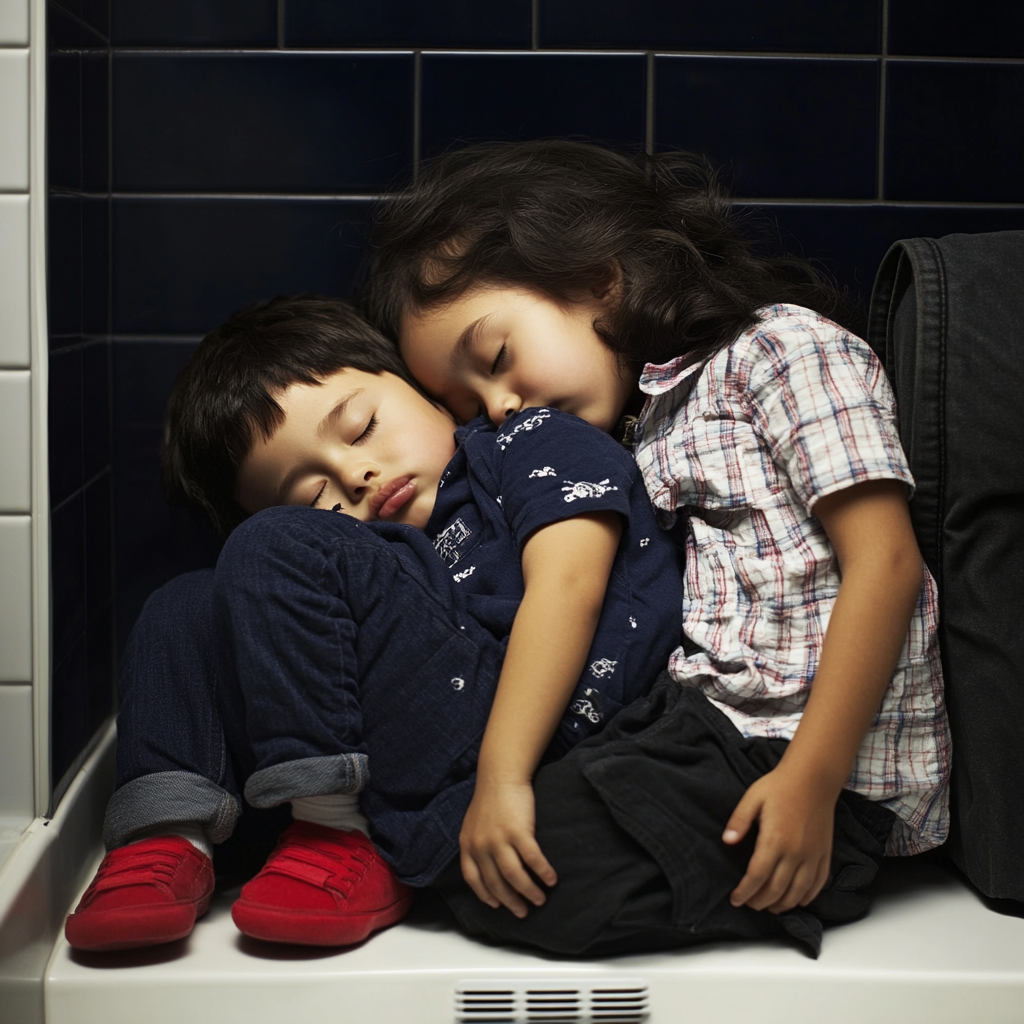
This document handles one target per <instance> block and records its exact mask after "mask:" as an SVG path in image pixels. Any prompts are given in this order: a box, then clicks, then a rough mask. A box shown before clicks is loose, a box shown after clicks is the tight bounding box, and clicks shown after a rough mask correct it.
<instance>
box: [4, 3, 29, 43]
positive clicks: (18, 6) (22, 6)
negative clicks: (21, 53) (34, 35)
mask: <svg viewBox="0 0 1024 1024" xmlns="http://www.w3.org/2000/svg"><path fill="white" fill-rule="evenodd" d="M27 45H28V0H0V46H27Z"/></svg>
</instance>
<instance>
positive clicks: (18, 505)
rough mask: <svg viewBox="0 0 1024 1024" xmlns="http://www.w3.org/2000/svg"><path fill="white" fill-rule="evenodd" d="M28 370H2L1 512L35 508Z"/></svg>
mask: <svg viewBox="0 0 1024 1024" xmlns="http://www.w3.org/2000/svg"><path fill="white" fill-rule="evenodd" d="M30 388H31V377H30V375H29V371H28V370H0V438H2V439H3V440H2V443H0V513H5V512H30V511H31V510H32V472H31V459H32V454H31V448H30V445H29V428H30V424H31V399H30Z"/></svg>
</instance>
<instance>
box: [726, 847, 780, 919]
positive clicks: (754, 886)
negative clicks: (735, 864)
mask: <svg viewBox="0 0 1024 1024" xmlns="http://www.w3.org/2000/svg"><path fill="white" fill-rule="evenodd" d="M777 865H778V858H776V857H772V856H769V855H766V854H765V853H764V851H763V850H760V849H758V848H757V847H754V855H753V856H752V857H751V858H750V863H748V864H747V873H746V874H745V875H744V876H743V877H742V878H741V879H740V882H739V885H737V886H736V888H735V889H733V891H732V893H731V894H730V896H729V902H730V903H732V905H733V906H734V907H742V906H743V904H744V903H745V904H747V905H748V906H753V903H752V902H751V900H753V898H754V897H755V896H757V895H759V894H760V892H761V890H762V889H763V888H764V887H765V886H766V885H767V884H768V883H769V882H770V880H771V878H772V875H773V874H774V872H775V869H776V866H777ZM754 909H755V910H760V909H761V908H760V907H754Z"/></svg>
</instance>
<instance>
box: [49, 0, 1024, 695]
mask: <svg viewBox="0 0 1024 1024" xmlns="http://www.w3.org/2000/svg"><path fill="white" fill-rule="evenodd" d="M72 5H73V6H72ZM104 6H105V0H68V2H67V3H63V2H62V3H61V5H60V6H59V7H58V6H57V5H56V3H55V2H54V0H51V4H50V8H51V15H52V16H51V26H50V31H51V40H62V41H61V42H59V44H58V43H56V42H51V46H52V47H53V52H52V57H51V66H50V71H49V74H50V88H51V97H50V120H51V129H50V164H51V184H52V186H53V187H54V188H55V189H57V190H58V192H59V194H58V195H55V196H54V198H53V200H52V203H51V222H50V239H51V250H50V259H51V267H50V273H51V325H52V326H53V327H54V328H56V330H55V331H54V337H53V342H52V345H53V351H54V356H53V358H54V361H55V366H56V367H58V370H59V372H58V373H56V374H55V375H54V380H55V385H54V386H55V387H59V388H61V389H63V390H62V392H61V393H62V394H63V393H64V391H66V392H67V394H68V395H69V396H71V397H69V399H68V401H69V405H68V406H67V408H65V409H64V410H63V411H62V412H60V413H55V414H54V415H59V416H63V417H65V418H67V419H70V420H75V418H76V417H79V418H80V419H81V421H82V424H83V433H82V438H81V446H80V456H79V459H80V463H78V464H76V465H80V468H79V469H78V470H75V469H74V466H72V465H70V462H73V460H70V461H69V459H68V453H67V452H66V451H61V452H59V453H58V452H55V453H54V475H55V478H56V479H57V480H58V481H63V483H61V487H62V489H63V491H64V492H66V496H65V498H64V500H65V501H68V502H71V503H72V504H73V503H74V502H75V500H77V499H76V497H75V496H76V495H80V494H81V495H86V500H85V501H84V503H83V504H82V505H81V508H82V509H83V510H84V511H83V512H82V513H81V514H83V515H84V516H85V520H84V525H83V527H82V530H81V537H82V543H83V544H84V545H85V550H86V553H87V557H85V560H84V562H83V564H84V565H85V566H86V569H85V575H86V580H87V582H86V585H85V586H86V591H85V592H86V597H85V598H84V600H85V606H86V607H87V609H88V615H87V616H86V618H85V623H86V624H85V627H84V628H85V635H84V638H82V640H81V641H80V642H81V644H83V645H84V646H83V647H82V650H83V651H85V653H84V654H81V655H79V654H76V653H75V651H77V650H78V648H76V647H74V644H75V643H78V642H79V641H78V640H77V639H75V638H71V640H70V641H69V642H71V643H72V647H71V648H68V650H67V652H66V657H67V659H68V660H67V664H66V668H64V669H62V671H63V672H64V675H63V676H62V677H61V678H62V679H71V678H78V677H79V676H81V675H82V673H83V672H84V673H85V678H86V683H85V684H83V685H85V686H86V687H87V690H86V691H84V692H85V696H84V697H83V698H82V700H83V701H85V704H83V706H86V705H88V701H89V700H92V699H93V698H92V697H91V696H89V695H90V694H94V693H95V690H94V689H92V688H91V687H93V683H92V682H90V681H89V680H92V679H93V677H94V674H95V673H93V674H90V672H92V670H90V669H89V668H88V667H86V668H81V669H80V668H78V667H76V666H78V665H79V662H78V661H76V660H75V659H76V658H85V659H86V660H85V662H82V664H83V665H86V666H89V665H95V666H100V665H101V664H102V655H101V653H97V652H100V651H102V650H103V645H102V643H99V642H98V641H96V640H95V638H94V632H95V631H99V633H100V634H102V631H103V630H104V629H109V625H105V622H108V621H109V619H110V616H107V617H106V619H105V618H104V616H105V615H106V611H105V609H107V606H106V605H105V604H104V598H103V596H102V595H101V594H100V593H99V592H98V591H95V590H93V589H92V584H90V583H88V580H89V579H92V578H93V577H94V576H95V574H96V573H102V572H104V571H105V570H104V568H103V567H104V566H106V564H107V560H106V556H105V555H104V554H103V553H102V551H101V548H100V546H99V541H98V540H96V539H94V534H93V533H92V532H91V531H92V526H90V524H93V525H95V524H96V523H97V522H99V521H102V518H103V516H104V515H105V514H106V513H105V511H104V509H105V506H104V505H103V504H102V500H101V499H100V498H99V497H97V496H96V495H95V494H94V493H93V491H92V490H91V488H94V487H96V486H97V485H98V481H99V480H101V479H105V477H104V473H105V472H106V470H105V467H107V466H111V467H112V470H111V473H112V475H111V476H110V490H109V493H110V494H112V495H113V517H114V521H115V543H114V549H113V561H114V564H115V576H114V579H115V586H114V602H115V614H114V618H115V619H116V623H117V625H116V629H117V634H118V642H119V643H123V642H124V638H125V634H126V631H127V629H128V628H129V627H130V625H131V623H132V621H133V620H134V617H135V615H136V613H137V610H138V608H139V607H140V605H141V602H142V601H143V600H144V599H145V596H146V595H147V594H148V593H149V591H150V590H152V588H153V587H155V586H157V585H159V584H160V583H161V582H162V581H163V580H165V579H167V578H168V577H169V576H170V575H173V574H174V573H175V572H177V571H181V570H182V569H185V568H191V567H194V566H197V565H202V564H209V562H210V561H211V560H212V558H213V557H214V555H215V552H216V541H215V539H214V538H213V537H212V535H211V533H210V532H209V530H208V529H207V528H206V527H204V526H203V525H202V524H201V523H200V522H198V521H196V520H194V519H192V518H189V517H188V516H185V515H183V514H179V513H177V512H174V511H171V510H168V509H167V508H166V506H165V504H164V502H163V499H162V497H161V492H160V486H159V477H158V454H159V438H160V420H161V416H162V409H163V405H164V403H165V401H166V396H167V394H168V392H169V390H170V387H171V386H172V384H173V381H174V378H175V376H176V375H177V373H178V372H179V370H180V369H181V367H182V366H183V365H184V362H185V360H186V359H187V357H188V354H189V353H190V352H191V350H192V348H193V347H194V345H195V343H196V341H197V339H198V337H199V336H201V335H202V334H203V333H204V332H205V331H207V330H209V329H210V328H211V327H213V326H214V325H215V324H216V323H218V322H219V321H221V320H222V319H223V318H224V317H225V316H226V315H227V314H228V313H229V312H230V311H231V310H233V309H236V308H238V307H240V306H243V305H246V304H248V303H251V302H254V301H257V300H259V299H263V298H266V297H269V296H271V295H274V294H277V293H279V292H289V291H298V290H314V291H321V292H328V293H333V294H348V293H349V292H350V291H351V289H352V281H353V278H354V275H355V273H356V268H357V266H358V263H359V260H360V258H361V255H362V253H363V251H364V248H365V239H366V223H367V219H368V216H369V213H370V209H371V207H372V202H373V197H374V196H375V195H376V194H377V193H379V192H380V190H381V189H382V188H384V187H385V186H387V185H388V183H389V182H390V181H391V180H392V179H393V178H394V177H395V176H396V175H402V174H405V173H407V172H408V171H409V170H410V168H413V167H414V166H415V163H416V161H417V160H418V159H420V158H421V157H425V156H429V155H430V154H431V153H434V152H436V151H438V150H440V149H443V148H445V147H447V146H450V145H453V144H458V143H459V141H461V140H466V139H485V138H526V137H536V136H546V135H560V134H568V135H577V136H590V137H593V138H597V139H601V140H603V141H606V142H609V143H611V144H613V145H617V146H630V145H632V146H638V147H646V148H648V149H652V150H655V149H658V148H662V147H666V146H670V145H681V146H686V147H690V148H699V149H703V150H705V151H707V152H709V153H710V154H711V155H712V156H713V157H714V158H715V159H716V160H717V161H719V162H721V163H723V164H724V165H725V169H726V171H727V173H728V174H729V175H731V178H732V181H733V185H734V187H735V189H736V190H737V191H736V194H737V195H739V196H741V197H742V199H743V202H744V204H745V207H746V212H747V213H748V214H749V215H750V216H752V217H753V216H756V217H757V218H759V219H760V220H761V221H762V222H763V223H764V224H766V225H767V230H768V232H769V234H770V235H772V236H773V237H775V238H777V239H778V244H780V245H782V244H784V245H785V246H787V247H789V248H791V249H796V250H797V251H800V252H802V253H803V254H805V255H807V256H810V257H814V258H816V259H818V260H820V261H821V262H822V263H823V264H824V265H825V266H826V267H827V268H828V269H830V270H831V271H832V272H833V273H834V274H835V275H836V277H837V278H838V279H839V280H840V282H842V283H843V284H846V285H848V286H849V287H850V288H851V289H852V290H853V291H854V292H855V293H860V294H861V295H866V293H867V292H868V290H869V289H870V285H871V281H872V279H873V275H874V271H875V268H876V266H877V263H878V261H879V259H880V258H881V256H882V255H883V253H884V252H885V250H886V249H887V247H888V246H889V245H890V244H891V243H892V242H893V241H894V240H896V239H897V238H901V237H907V236H913V235H941V234H944V233H948V232H952V231H988V230H998V229H1000V228H1007V227H1011V228H1024V195H1022V194H1021V193H1022V186H1021V181H1022V180H1024V178H1022V177H1021V175H1020V174H1019V173H1018V172H1017V168H1018V167H1019V166H1020V165H1021V159H1020V157H1021V153H1020V146H1021V143H1020V139H1021V138H1022V137H1024V124H1022V119H1024V113H1022V100H1021V96H1022V95H1024V83H1022V82H1021V75H1022V74H1024V49H1022V46H1021V43H1020V40H1021V38H1022V22H1024V15H1022V13H1021V11H1022V10H1024V8H1022V7H1021V5H1020V3H1019V2H1018V0H978V2H977V3H974V4H969V5H968V4H963V3H959V2H957V0H886V2H884V3H883V0H832V2H829V3H822V2H820V0H777V2H776V3H772V4H765V3H763V2H761V0H536V3H534V2H532V0H492V2H490V3H486V4H485V3H479V2H476V0H432V2H431V3H429V4H428V3H423V2H421V0H347V2H345V3H338V2H335V0H111V16H110V23H109V34H110V37H111V38H112V41H113V58H112V62H111V63H110V64H108V65H107V68H108V72H107V73H109V76H110V78H109V91H110V96H111V99H112V102H111V106H110V107H108V108H107V109H106V110H105V109H104V108H103V104H102V96H103V93H104V89H106V88H108V84H107V79H106V78H105V77H104V74H105V72H104V70H103V66H104V62H103V60H102V57H101V54H102V52H103V48H104V46H105V40H106V37H107V33H108V27H107V24H106V22H105V21H104V20H103V13H102V10H101V8H103V7H104ZM886 14H887V17H886ZM389 50H390V51H392V52H382V51H389ZM393 51H405V52H393ZM414 51H417V52H414ZM452 51H455V52H452ZM583 51H587V52H583ZM944 58H957V59H955V60H949V59H944ZM963 58H967V59H963ZM988 58H1004V59H1003V60H1001V61H999V62H993V61H991V60H989V59H988ZM76 89H77V90H78V91H77V92H76V91H75V90H76ZM105 123H109V124H110V129H109V131H110V133H111V134H112V139H113V148H112V152H113V166H108V164H107V163H105V162H104V153H105V152H107V151H106V150H104V148H103V146H102V145H100V141H101V137H102V136H103V133H104V131H105V130H106V129H105V128H104V124H105ZM104 175H106V180H109V181H111V182H112V188H111V189H110V190H108V189H107V188H106V186H105V185H104ZM108 208H109V224H110V231H109V233H106V232H105V230H104V226H103V225H104V223H105V217H106V213H107V210H108ZM108 250H109V252H110V254H111V256H110V260H109V261H108V260H107V259H105V258H104V254H105V253H106V252H108ZM108 266H109V267H110V273H109V276H108V270H107V268H108ZM111 318H112V319H111ZM101 328H102V329H101ZM107 334H110V335H111V336H112V339H113V340H112V342H111V344H110V345H109V346H105V345H103V344H100V342H99V341H98V340H97V339H102V338H105V337H106V336H107ZM75 353H77V355H76V354H75ZM62 359H63V360H66V362H64V363H59V362H58V360H62ZM76 360H77V362H76ZM105 360H106V362H105ZM108 366H109V373H110V375H111V376H110V378H108V379H111V380H112V381H113V385H112V389H110V388H108V389H107V390H104V388H103V387H102V383H101V382H102V378H103V374H104V369H105V367H108ZM76 367H80V369H77V370H76V369H75V368H76ZM65 371H66V372H65ZM76 373H78V374H79V377H78V378H77V379H78V381H79V388H80V396H81V397H80V399H79V406H78V407H75V406H74V398H73V395H74V392H75V385H74V381H75V379H76V378H75V374H76ZM104 402H108V403H109V407H110V408H111V409H112V410H113V411H112V417H113V419H112V429H111V430H110V431H108V432H106V433H104V431H103V430H100V429H98V428H97V429H91V428H89V427H88V425H89V424H93V423H95V424H101V423H102V422H103V413H102V407H103V404H104ZM76 409H78V410H80V411H75V410H76ZM62 422H63V420H62ZM107 453H110V454H107ZM105 459H107V460H109V461H104V460H105ZM76 472H77V473H78V474H80V477H79V476H75V473H76ZM72 478H73V479H72ZM75 481H78V483H77V487H78V488H79V490H74V489H73V488H74V487H75V486H76V483H75ZM68 488H72V489H71V490H68ZM75 507H76V508H78V507H79V506H77V505H76V506H75ZM90 509H92V510H93V511H91V512H90ZM76 536H78V535H77V534H76ZM89 551H94V554H95V558H93V556H89V555H88V552H89ZM94 566H99V567H100V568H95V567H94ZM55 571H56V569H55ZM68 572H69V573H70V572H72V570H71V569H69V570H68ZM68 621H72V620H71V619H68ZM74 621H76V622H79V624H80V621H81V620H74ZM62 664H63V663H62ZM95 671H101V669H100V668H97V669H96V670H95ZM76 673H77V675H76ZM62 685H64V684H63V683H62ZM89 706H91V705H89Z"/></svg>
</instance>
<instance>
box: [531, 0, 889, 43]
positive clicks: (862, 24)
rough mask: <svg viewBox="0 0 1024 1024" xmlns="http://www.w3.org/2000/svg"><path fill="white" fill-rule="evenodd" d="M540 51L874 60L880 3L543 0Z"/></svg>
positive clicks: (864, 0) (867, 0) (866, 0)
mask: <svg viewBox="0 0 1024 1024" xmlns="http://www.w3.org/2000/svg"><path fill="white" fill-rule="evenodd" d="M539 3H540V24H539V26H538V33H539V38H540V45H541V46H551V47H566V48H572V49H576V48H583V47H588V48H589V47H593V48H614V49H618V50H625V49H638V50H717V51H720V52H721V51H726V52H727V51H730V50H732V51H735V50H748V51H751V50H753V51H764V50H774V51H781V52H784V53H804V52H812V53H813V52H817V53H875V52H877V50H878V46H879V41H880V39H881V12H882V2H881V0H828V3H815V2H814V0H773V2H772V3H765V2H764V0H539Z"/></svg>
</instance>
